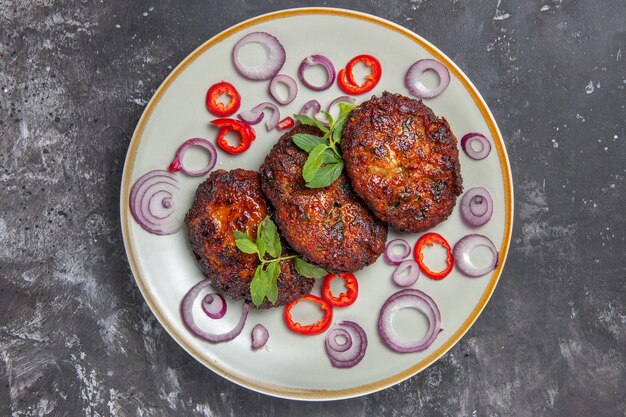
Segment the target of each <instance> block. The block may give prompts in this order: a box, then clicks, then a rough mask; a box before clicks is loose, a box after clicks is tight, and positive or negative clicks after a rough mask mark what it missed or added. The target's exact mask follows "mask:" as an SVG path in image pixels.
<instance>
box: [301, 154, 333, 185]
mask: <svg viewBox="0 0 626 417" xmlns="http://www.w3.org/2000/svg"><path fill="white" fill-rule="evenodd" d="M326 149H328V145H326V144H319V145H317V146H316V147H315V148H313V150H312V151H311V152H310V153H309V157H308V158H307V160H306V162H305V163H304V166H303V167H302V178H304V180H305V181H306V182H307V183H308V182H309V181H311V180H313V178H315V174H316V173H317V171H318V170H319V169H320V166H321V165H322V158H323V157H324V155H322V154H323V153H324V151H325V150H326Z"/></svg>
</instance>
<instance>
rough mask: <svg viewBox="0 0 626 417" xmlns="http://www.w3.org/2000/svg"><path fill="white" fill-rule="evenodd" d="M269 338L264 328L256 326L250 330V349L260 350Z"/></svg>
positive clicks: (259, 325)
mask: <svg viewBox="0 0 626 417" xmlns="http://www.w3.org/2000/svg"><path fill="white" fill-rule="evenodd" d="M269 338H270V332H268V331H267V329H266V328H265V326H263V325H262V324H260V323H259V324H257V325H256V326H254V327H253V328H252V349H254V350H257V349H261V348H262V347H263V346H265V344H266V343H267V340H268V339H269Z"/></svg>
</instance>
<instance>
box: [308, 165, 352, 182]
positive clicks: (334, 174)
mask: <svg viewBox="0 0 626 417" xmlns="http://www.w3.org/2000/svg"><path fill="white" fill-rule="evenodd" d="M341 171H343V162H337V163H334V164H328V165H324V166H323V167H321V168H320V169H318V170H317V172H316V173H315V177H313V179H312V180H311V181H309V182H307V183H306V186H307V187H309V188H324V187H328V186H329V185H330V184H332V183H333V182H335V180H336V179H337V178H339V175H341Z"/></svg>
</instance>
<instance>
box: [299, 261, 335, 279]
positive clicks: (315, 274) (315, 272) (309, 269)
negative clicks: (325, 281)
mask: <svg viewBox="0 0 626 417" xmlns="http://www.w3.org/2000/svg"><path fill="white" fill-rule="evenodd" d="M294 266H295V267H296V271H297V272H298V274H300V275H302V276H303V277H307V278H322V277H323V276H325V275H326V274H327V272H326V271H325V270H324V269H322V268H320V267H318V266H315V265H313V264H310V263H308V262H306V261H304V260H302V259H300V258H296V260H295V262H294Z"/></svg>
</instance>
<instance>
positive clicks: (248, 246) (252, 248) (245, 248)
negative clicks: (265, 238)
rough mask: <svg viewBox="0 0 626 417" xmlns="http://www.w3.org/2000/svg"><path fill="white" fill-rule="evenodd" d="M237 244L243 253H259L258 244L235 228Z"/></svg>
mask: <svg viewBox="0 0 626 417" xmlns="http://www.w3.org/2000/svg"><path fill="white" fill-rule="evenodd" d="M235 244H236V245H237V247H238V248H239V250H240V251H242V252H243V253H258V248H257V245H256V244H255V243H254V241H253V240H252V239H251V238H250V236H248V235H247V234H245V233H242V232H240V231H238V230H235Z"/></svg>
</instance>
